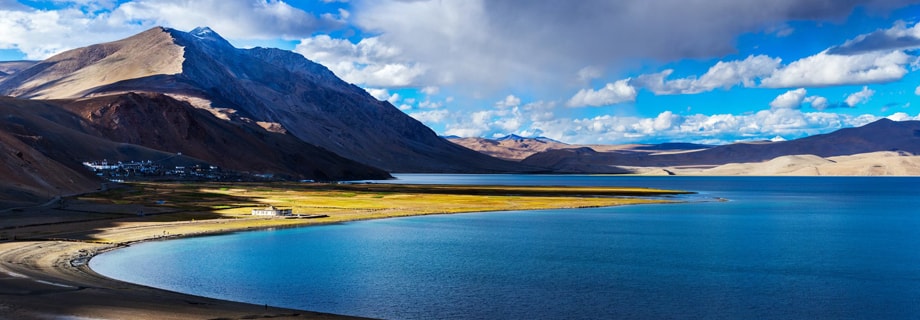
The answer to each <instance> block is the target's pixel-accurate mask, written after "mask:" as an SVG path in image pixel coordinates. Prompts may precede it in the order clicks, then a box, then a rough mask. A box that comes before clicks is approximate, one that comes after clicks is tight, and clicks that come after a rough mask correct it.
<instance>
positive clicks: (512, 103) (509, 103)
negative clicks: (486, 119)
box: [495, 94, 521, 108]
mask: <svg viewBox="0 0 920 320" xmlns="http://www.w3.org/2000/svg"><path fill="white" fill-rule="evenodd" d="M519 105H521V98H518V97H515V96H514V95H513V94H509V95H508V96H507V97H505V99H502V100H501V101H498V102H496V103H495V106H496V107H499V108H513V107H517V106H519Z"/></svg>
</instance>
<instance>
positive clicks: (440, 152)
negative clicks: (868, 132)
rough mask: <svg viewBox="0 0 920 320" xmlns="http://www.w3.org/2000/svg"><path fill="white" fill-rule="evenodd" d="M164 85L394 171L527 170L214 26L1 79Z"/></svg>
mask: <svg viewBox="0 0 920 320" xmlns="http://www.w3.org/2000/svg"><path fill="white" fill-rule="evenodd" d="M128 92H138V93H143V92H147V93H160V94H165V95H168V96H170V97H173V98H174V99H176V100H180V101H186V102H188V103H190V104H191V105H193V106H195V107H196V108H199V109H201V110H206V111H208V112H210V113H211V114H212V115H213V116H214V117H216V118H220V119H222V120H224V121H227V122H231V123H235V124H239V123H256V124H259V125H261V126H263V127H264V128H269V129H271V130H275V131H283V132H287V133H288V134H290V135H292V136H294V137H296V138H298V139H300V140H302V141H304V142H306V143H309V144H313V145H316V146H318V147H320V148H324V149H327V150H329V151H332V152H334V153H336V154H338V155H341V156H343V157H345V158H348V159H352V160H355V161H359V162H362V163H366V164H369V165H372V166H375V167H378V168H382V169H385V170H387V171H391V172H519V171H521V170H522V169H521V168H522V166H521V165H520V164H517V163H511V162H507V161H502V160H499V159H495V158H492V157H488V156H486V155H483V154H480V153H477V152H473V151H471V150H468V149H465V148H462V147H459V146H457V145H454V144H452V143H450V142H448V141H446V140H444V139H442V138H440V137H438V136H437V135H436V134H435V133H434V132H433V131H432V130H431V129H429V128H428V127H426V126H424V125H423V124H422V123H420V122H418V121H416V120H415V119H413V118H411V117H409V116H407V115H406V114H404V113H403V112H402V111H399V110H398V109H396V108H395V107H393V106H392V105H391V104H390V103H388V102H382V101H378V100H376V99H374V98H373V97H372V96H370V94H368V93H367V92H365V91H364V90H363V89H361V88H359V87H357V86H354V85H351V84H348V83H345V82H344V81H342V80H340V79H339V78H338V77H336V76H335V75H334V74H333V73H332V72H331V71H329V70H328V69H327V68H325V67H323V66H321V65H319V64H316V63H314V62H312V61H310V60H308V59H306V58H304V57H303V56H301V55H299V54H296V53H293V52H290V51H285V50H279V49H266V48H254V49H238V48H234V47H233V46H232V45H231V44H230V43H229V42H227V41H226V40H225V39H223V38H221V37H220V35H218V34H217V33H215V32H214V31H213V30H211V29H208V28H197V29H195V30H192V31H191V32H188V33H186V32H181V31H177V30H173V29H167V28H160V27H157V28H153V29H150V30H147V31H145V32H142V33H140V34H137V35H134V36H132V37H129V38H126V39H123V40H119V41H115V42H110V43H103V44H97V45H92V46H88V47H85V48H79V49H74V50H71V51H67V52H64V53H61V54H59V55H56V56H54V57H51V58H49V59H47V60H44V61H41V62H38V63H37V64H35V65H33V66H31V67H29V68H27V69H25V70H21V71H19V72H16V73H13V74H12V75H10V76H7V77H5V78H3V80H0V94H5V95H11V96H15V97H21V98H29V99H80V98H88V97H99V96H106V95H113V94H124V93H128Z"/></svg>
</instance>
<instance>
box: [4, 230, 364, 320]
mask: <svg viewBox="0 0 920 320" xmlns="http://www.w3.org/2000/svg"><path fill="white" fill-rule="evenodd" d="M209 224H219V222H215V223H209ZM162 227H163V226H161V225H160V226H151V228H156V229H161V228H162ZM291 227H298V226H291ZM271 228H273V227H264V228H244V229H232V230H231V229H221V230H214V231H210V232H200V233H189V234H179V235H170V236H166V237H145V238H143V239H137V240H132V241H128V242H121V243H95V242H89V241H65V240H26V241H7V242H0V297H2V299H0V314H2V315H0V319H56V318H60V317H73V318H76V319H82V318H87V319H130V318H149V319H259V318H273V319H367V318H362V317H354V316H345V315H335V314H328V313H322V312H314V311H307V310H296V309H289V308H281V307H274V306H271V305H270V304H263V305H258V304H251V303H244V302H236V301H228V300H220V299H214V298H208V297H202V296H196V295H190V294H185V293H180V292H174V291H169V290H165V289H158V288H154V287H148V286H144V285H140V284H134V283H129V282H124V281H120V280H116V279H112V278H109V277H106V276H104V275H101V274H99V273H97V272H96V271H95V270H93V269H92V268H90V266H89V261H90V260H91V259H92V258H93V257H95V256H97V255H99V254H102V253H105V252H109V251H113V250H118V249H122V248H126V247H128V246H130V245H133V244H138V243H143V242H149V241H165V240H175V239H181V238H186V237H199V236H210V235H218V234H226V233H234V232H241V231H261V230H267V229H271Z"/></svg>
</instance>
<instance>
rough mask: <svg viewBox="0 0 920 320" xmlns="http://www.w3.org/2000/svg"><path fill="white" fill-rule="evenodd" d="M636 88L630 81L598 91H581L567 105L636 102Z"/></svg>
mask: <svg viewBox="0 0 920 320" xmlns="http://www.w3.org/2000/svg"><path fill="white" fill-rule="evenodd" d="M636 94H637V93H636V88H634V87H633V86H631V85H629V79H624V80H618V81H616V82H612V83H608V84H607V85H606V86H604V87H603V88H600V89H598V90H593V89H581V90H579V91H578V93H576V94H575V95H574V96H572V98H571V99H569V101H568V103H566V105H567V106H569V107H584V106H593V107H599V106H607V105H612V104H617V103H623V102H631V101H635V100H636Z"/></svg>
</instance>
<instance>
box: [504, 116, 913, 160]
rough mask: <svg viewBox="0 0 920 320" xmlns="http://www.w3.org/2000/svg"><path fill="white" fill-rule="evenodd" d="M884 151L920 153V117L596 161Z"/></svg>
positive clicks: (613, 154)
mask: <svg viewBox="0 0 920 320" xmlns="http://www.w3.org/2000/svg"><path fill="white" fill-rule="evenodd" d="M879 151H902V152H907V153H911V154H920V121H901V122H896V121H892V120H889V119H881V120H878V121H876V122H873V123H870V124H867V125H865V126H862V127H858V128H845V129H840V130H837V131H834V132H832V133H828V134H820V135H814V136H810V137H806V138H801V139H796V140H791V141H780V142H767V141H764V142H745V143H733V144H728V145H723V146H716V147H711V148H705V149H701V150H695V151H694V150H690V151H683V152H660V153H648V152H636V151H635V150H628V151H610V152H599V153H598V154H596V155H592V156H591V157H590V160H582V161H588V162H590V163H592V164H596V165H608V166H611V165H612V166H635V167H679V166H718V165H723V164H728V163H753V162H762V161H767V160H771V159H775V158H778V157H782V156H793V155H814V156H818V157H822V158H824V157H834V156H846V155H855V154H863V153H871V152H879ZM572 156H577V155H571V154H568V153H565V152H564V151H562V150H548V151H545V152H542V153H538V154H534V155H532V156H530V157H528V158H526V159H524V160H522V163H524V164H527V165H533V166H544V167H551V164H552V163H554V162H558V161H559V159H560V158H564V157H572Z"/></svg>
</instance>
